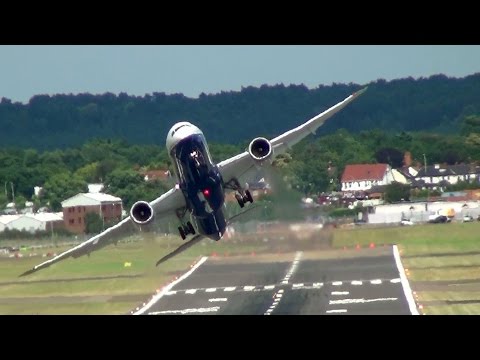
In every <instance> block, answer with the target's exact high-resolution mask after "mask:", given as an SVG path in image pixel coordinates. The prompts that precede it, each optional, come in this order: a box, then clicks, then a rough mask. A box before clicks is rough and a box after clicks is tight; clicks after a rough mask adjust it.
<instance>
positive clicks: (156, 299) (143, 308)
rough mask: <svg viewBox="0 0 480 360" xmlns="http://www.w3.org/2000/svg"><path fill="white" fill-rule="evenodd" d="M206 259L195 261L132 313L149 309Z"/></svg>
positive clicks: (139, 313) (136, 313)
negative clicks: (183, 272)
mask: <svg viewBox="0 0 480 360" xmlns="http://www.w3.org/2000/svg"><path fill="white" fill-rule="evenodd" d="M207 259H208V256H204V257H202V258H201V259H200V261H199V262H198V263H196V264H195V265H194V266H193V267H192V268H191V269H190V270H189V271H187V272H186V273H185V274H183V275H182V276H180V277H179V278H178V279H177V280H175V281H172V282H171V283H170V284H168V285H167V286H165V287H164V288H163V289H162V291H160V292H159V293H158V294H157V295H155V296H154V297H153V298H152V299H151V300H150V301H149V302H148V303H147V304H146V305H145V306H144V307H142V308H141V309H139V310H137V311H136V312H134V313H133V315H141V314H143V313H144V312H145V311H147V310H148V309H150V308H151V307H152V306H153V304H155V303H156V302H157V301H158V300H160V298H161V297H163V296H164V295H165V294H166V293H167V292H169V291H170V289H171V288H173V287H174V286H175V285H177V284H178V283H179V282H180V281H182V280H184V279H186V278H187V277H189V276H190V275H191V274H192V273H193V272H194V271H195V270H197V269H198V268H199V267H200V265H202V264H203V263H204V262H205V261H207Z"/></svg>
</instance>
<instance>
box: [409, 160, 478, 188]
mask: <svg viewBox="0 0 480 360" xmlns="http://www.w3.org/2000/svg"><path fill="white" fill-rule="evenodd" d="M459 181H466V182H479V181H480V167H479V166H471V165H467V164H460V165H440V164H435V165H431V166H427V167H426V168H425V167H422V168H421V169H420V170H419V171H418V173H417V174H416V176H415V182H414V183H413V185H415V186H416V187H420V188H424V187H430V188H433V189H436V188H442V187H444V186H446V185H448V184H451V185H453V184H456V183H458V182H459Z"/></svg>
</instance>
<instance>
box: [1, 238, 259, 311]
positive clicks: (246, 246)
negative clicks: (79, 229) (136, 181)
mask: <svg viewBox="0 0 480 360" xmlns="http://www.w3.org/2000/svg"><path fill="white" fill-rule="evenodd" d="M182 243H183V242H182V240H180V239H179V238H177V237H161V238H158V239H155V240H152V239H148V240H146V241H137V242H130V243H120V244H119V245H118V246H113V245H112V246H107V247H105V248H103V249H101V250H98V251H96V252H93V253H92V254H91V256H90V257H88V256H82V257H80V258H77V259H73V258H69V259H66V260H63V261H60V262H58V263H56V264H54V265H52V266H50V267H48V268H45V269H43V270H41V271H39V272H36V273H33V274H31V275H29V276H26V277H21V278H19V277H18V276H19V275H20V274H21V273H23V272H25V271H26V270H28V269H30V268H32V267H33V266H35V265H37V264H39V263H41V262H43V261H45V260H47V258H43V257H39V256H37V257H28V254H29V253H33V252H36V253H39V254H41V253H47V252H52V253H53V252H56V253H57V254H59V253H60V252H61V251H64V250H66V249H68V247H63V248H59V247H52V248H43V249H36V250H35V251H33V250H32V251H26V252H22V254H23V255H24V257H22V258H2V259H0V314H112V313H127V312H128V311H130V310H131V309H133V308H134V307H136V306H137V305H138V304H139V302H138V301H135V300H131V301H123V300H122V301H114V302H109V303H105V301H103V303H102V301H100V303H96V300H95V297H98V296H109V297H111V296H119V295H135V294H138V295H139V297H141V296H142V295H144V296H145V300H147V299H148V298H149V297H150V296H151V295H152V294H154V293H155V291H156V289H158V288H161V287H162V286H163V285H165V284H166V283H168V282H170V281H171V280H172V279H173V278H174V276H178V275H179V274H182V273H184V272H185V271H186V270H187V269H189V266H190V265H191V264H192V263H193V262H194V261H196V260H198V259H199V258H200V257H201V256H205V255H212V254H214V253H217V254H218V255H225V254H226V253H228V254H230V255H234V254H249V253H251V252H252V251H256V252H261V251H263V250H265V248H266V245H265V244H264V243H262V242H249V243H246V242H244V243H239V242H236V243H234V242H232V241H221V242H214V241H211V240H204V241H203V242H201V243H199V244H197V245H196V246H193V247H191V248H189V249H188V250H187V251H185V252H184V253H182V254H180V255H178V256H176V257H174V258H172V259H170V260H168V261H166V262H165V263H163V264H161V265H160V266H159V267H156V266H155V263H156V261H157V260H158V259H159V258H161V257H162V256H164V255H166V254H167V253H169V252H171V251H172V250H174V249H175V248H176V247H178V246H179V245H181V244H182ZM125 262H129V263H131V266H130V267H125V266H124V264H125ZM122 275H123V276H131V277H129V278H121V277H120V278H114V277H116V276H122ZM93 277H95V278H100V279H96V280H93V279H89V278H93ZM109 277H110V278H109ZM68 279H78V280H76V281H66V280H68ZM52 280H53V281H52ZM42 281H43V282H42ZM9 282H15V283H13V284H5V283H9ZM80 296H85V297H91V300H92V301H91V302H89V301H86V300H80V298H78V297H80ZM38 297H45V298H48V297H51V301H52V304H45V301H41V302H39V301H38ZM55 297H62V298H61V299H57V300H56V299H55ZM64 297H70V299H71V300H72V301H73V302H74V303H72V304H71V303H68V304H65V301H64V300H62V299H63V298H64ZM16 298H22V303H20V304H18V303H15V300H16ZM9 299H12V301H11V302H9ZM28 299H31V301H29V300H28ZM77 300H78V301H79V302H78V303H75V301H77ZM97 302H98V301H97Z"/></svg>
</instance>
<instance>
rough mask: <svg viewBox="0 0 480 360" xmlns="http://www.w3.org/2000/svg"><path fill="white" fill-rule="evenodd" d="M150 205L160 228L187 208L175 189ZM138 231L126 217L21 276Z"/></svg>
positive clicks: (87, 252)
mask: <svg viewBox="0 0 480 360" xmlns="http://www.w3.org/2000/svg"><path fill="white" fill-rule="evenodd" d="M150 205H151V206H152V208H153V210H154V211H155V218H154V220H153V221H154V223H155V224H154V225H155V226H158V225H159V224H161V223H162V222H166V221H168V220H169V218H172V217H173V216H175V212H176V210H178V209H182V208H183V207H185V198H184V196H183V194H182V191H181V190H180V189H177V188H176V187H174V188H172V189H171V190H169V191H168V192H166V193H165V194H163V195H162V196H160V197H158V198H157V199H155V200H153V201H152V202H151V203H150ZM137 231H138V227H137V225H136V224H135V223H134V222H133V221H132V220H131V218H130V216H129V217H126V218H125V219H123V220H122V221H120V222H119V223H118V224H116V225H113V226H112V227H109V228H108V229H106V230H104V231H103V232H101V233H100V234H98V235H95V236H94V237H92V238H91V239H89V240H87V241H85V242H83V243H81V244H80V245H77V246H75V247H73V248H71V249H69V250H67V251H65V252H63V253H61V254H59V255H57V256H55V257H54V258H52V259H50V260H47V261H45V262H43V263H41V264H39V265H36V266H34V267H33V268H32V269H30V270H28V271H26V272H24V273H23V274H22V275H20V276H25V275H29V274H32V273H34V272H36V271H38V270H41V269H43V268H46V267H49V266H50V265H52V264H54V263H56V262H59V261H61V260H64V259H67V258H69V257H73V258H78V257H80V256H83V255H89V254H90V253H91V252H92V251H95V250H99V249H101V248H103V247H105V246H107V245H110V244H112V243H115V244H116V243H117V242H118V241H119V240H122V239H123V238H125V237H127V236H129V235H132V234H134V233H136V232H137Z"/></svg>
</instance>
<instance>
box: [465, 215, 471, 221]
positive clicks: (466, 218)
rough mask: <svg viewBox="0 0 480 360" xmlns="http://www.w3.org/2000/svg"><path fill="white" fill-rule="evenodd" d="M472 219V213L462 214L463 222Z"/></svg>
mask: <svg viewBox="0 0 480 360" xmlns="http://www.w3.org/2000/svg"><path fill="white" fill-rule="evenodd" d="M471 221H473V216H472V215H464V216H463V222H471Z"/></svg>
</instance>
